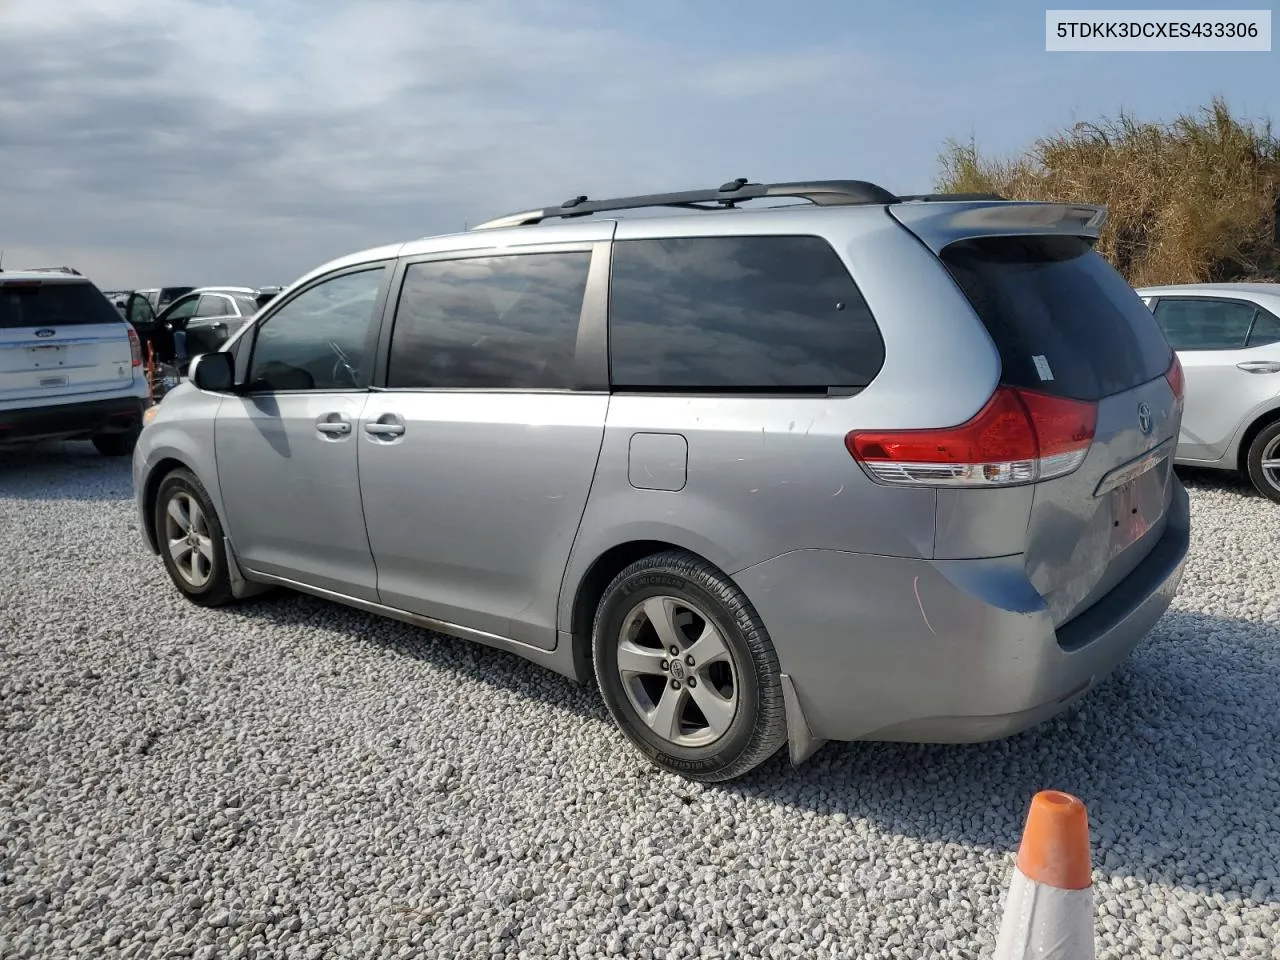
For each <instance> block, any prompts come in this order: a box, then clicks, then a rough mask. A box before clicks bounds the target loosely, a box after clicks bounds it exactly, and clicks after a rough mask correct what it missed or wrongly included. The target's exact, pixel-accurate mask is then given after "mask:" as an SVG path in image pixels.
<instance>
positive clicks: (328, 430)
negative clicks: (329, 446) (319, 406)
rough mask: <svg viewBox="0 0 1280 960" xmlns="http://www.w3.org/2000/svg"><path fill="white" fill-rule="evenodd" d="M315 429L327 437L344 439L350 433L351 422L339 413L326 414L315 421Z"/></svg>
mask: <svg viewBox="0 0 1280 960" xmlns="http://www.w3.org/2000/svg"><path fill="white" fill-rule="evenodd" d="M316 429H317V430H319V431H320V432H321V433H323V434H324V435H325V436H329V437H345V436H346V435H347V434H349V433H350V432H351V421H350V420H348V419H347V418H346V417H344V416H343V415H342V414H340V413H326V414H325V415H324V416H323V417H321V418H320V419H318V420H317V421H316Z"/></svg>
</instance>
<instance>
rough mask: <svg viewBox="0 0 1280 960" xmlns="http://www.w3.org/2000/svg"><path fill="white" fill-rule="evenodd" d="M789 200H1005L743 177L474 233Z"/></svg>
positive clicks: (542, 213)
mask: <svg viewBox="0 0 1280 960" xmlns="http://www.w3.org/2000/svg"><path fill="white" fill-rule="evenodd" d="M767 197H779V198H781V197H787V198H794V199H798V200H808V201H809V202H810V203H812V204H814V205H815V206H819V207H840V206H852V205H855V204H863V203H899V202H902V201H908V200H920V201H928V200H1003V199H1004V198H1003V197H1000V196H997V195H996V194H976V193H972V194H960V193H955V194H945V193H943V194H917V195H913V196H908V197H899V196H895V195H894V194H892V193H890V192H889V191H888V190H886V189H885V188H884V187H881V186H878V185H877V184H874V183H869V182H867V181H866V180H801V181H797V182H794V183H750V182H749V181H748V180H747V178H746V177H738V178H737V179H736V180H730V181H729V182H728V183H724V184H721V185H720V187H719V189H716V190H686V191H684V192H682V193H652V194H647V195H643V196H635V197H618V198H615V199H612V200H590V199H588V198H587V197H585V196H581V197H574V198H573V199H571V200H566V201H565V202H564V203H562V204H560V206H558V207H544V208H542V209H541V210H526V211H524V212H522V213H512V214H508V215H507V216H505V217H498V218H496V219H494V220H487V221H485V222H484V223H481V224H477V225H476V226H474V227H472V229H473V230H492V229H495V228H497V227H522V226H530V225H532V224H535V223H541V222H542V221H543V220H550V219H553V218H569V217H586V216H590V215H591V214H593V213H604V212H606V211H610V210H639V209H641V208H644V207H679V208H683V209H686V210H726V209H732V208H734V207H736V206H737V205H738V204H739V203H741V202H743V201H744V200H759V199H762V198H767Z"/></svg>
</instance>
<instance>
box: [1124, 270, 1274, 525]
mask: <svg viewBox="0 0 1280 960" xmlns="http://www.w3.org/2000/svg"><path fill="white" fill-rule="evenodd" d="M1138 293H1139V295H1140V296H1141V297H1142V299H1143V300H1144V301H1145V302H1146V304H1147V306H1148V307H1150V308H1151V310H1152V311H1153V312H1154V313H1155V318H1156V322H1157V323H1159V324H1160V328H1161V329H1162V330H1163V331H1164V335H1165V337H1166V338H1167V339H1168V340H1169V343H1170V344H1172V346H1173V348H1174V349H1175V350H1176V351H1177V352H1178V356H1179V357H1180V358H1181V360H1182V368H1183V371H1184V375H1185V377H1186V381H1187V400H1186V404H1187V406H1186V412H1185V413H1184V414H1183V417H1182V431H1181V434H1180V435H1179V438H1178V457H1177V462H1178V463H1180V464H1186V465H1188V466H1197V467H1209V468H1213V469H1218V470H1232V471H1238V472H1240V473H1242V474H1244V475H1246V476H1247V477H1248V478H1249V480H1250V482H1251V483H1252V484H1253V486H1254V487H1255V488H1256V489H1257V490H1258V492H1259V493H1261V494H1262V495H1263V496H1266V497H1269V498H1270V499H1272V500H1275V501H1277V502H1280V283H1198V284H1182V285H1174V286H1164V287H1143V288H1141V289H1139V290H1138Z"/></svg>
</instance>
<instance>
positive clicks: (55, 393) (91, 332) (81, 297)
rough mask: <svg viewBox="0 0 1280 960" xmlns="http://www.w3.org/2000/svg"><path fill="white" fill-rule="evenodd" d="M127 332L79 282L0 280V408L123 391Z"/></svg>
mask: <svg viewBox="0 0 1280 960" xmlns="http://www.w3.org/2000/svg"><path fill="white" fill-rule="evenodd" d="M132 379H133V362H132V349H131V347H130V344H129V328H128V326H127V325H126V324H125V322H124V320H123V319H122V318H121V316H120V314H119V313H118V312H117V311H116V309H115V307H113V306H112V305H111V302H110V301H109V300H107V298H106V297H104V296H103V295H102V293H101V292H100V291H99V290H98V289H97V288H96V287H95V286H93V285H92V284H91V283H88V282H86V281H84V280H79V279H73V280H64V279H62V278H61V277H56V278H55V277H50V278H47V279H38V280H33V279H13V280H5V279H4V278H3V277H0V401H26V400H32V401H39V400H44V399H48V398H51V397H61V396H71V395H79V394H86V393H98V392H102V391H107V390H111V389H124V388H126V387H127V386H129V384H130V382H131V381H132Z"/></svg>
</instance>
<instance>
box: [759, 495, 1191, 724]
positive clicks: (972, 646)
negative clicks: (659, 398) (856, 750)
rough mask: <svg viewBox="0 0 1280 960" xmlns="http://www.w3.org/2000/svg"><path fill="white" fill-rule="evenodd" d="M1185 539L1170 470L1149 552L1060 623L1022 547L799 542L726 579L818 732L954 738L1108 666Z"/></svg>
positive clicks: (1146, 612) (1029, 718)
mask: <svg viewBox="0 0 1280 960" xmlns="http://www.w3.org/2000/svg"><path fill="white" fill-rule="evenodd" d="M1189 543H1190V510H1189V503H1188V499H1187V493H1186V490H1185V489H1184V488H1183V487H1182V484H1181V483H1180V482H1178V480H1177V478H1176V476H1175V477H1174V478H1173V498H1172V502H1171V504H1170V508H1169V514H1168V518H1167V522H1166V526H1165V530H1164V533H1163V535H1162V536H1161V538H1160V540H1159V541H1158V542H1157V543H1156V545H1155V546H1154V547H1153V548H1152V550H1151V552H1150V553H1149V554H1148V555H1147V557H1146V558H1145V559H1144V560H1143V561H1142V562H1141V563H1140V564H1138V566H1137V567H1136V568H1135V569H1134V570H1133V571H1132V572H1131V573H1130V574H1129V576H1128V577H1126V578H1125V579H1124V580H1122V581H1121V582H1120V583H1119V584H1117V585H1116V587H1115V588H1114V589H1113V590H1112V591H1111V592H1110V593H1109V594H1107V595H1106V596H1104V597H1102V598H1101V599H1100V600H1099V601H1098V602H1097V603H1096V604H1094V605H1093V606H1092V607H1090V608H1089V609H1088V610H1087V611H1085V612H1084V613H1082V614H1081V615H1080V616H1078V617H1076V618H1074V619H1073V620H1071V621H1069V622H1068V623H1066V624H1064V625H1063V626H1062V627H1060V628H1058V629H1056V630H1055V629H1054V625H1053V621H1052V619H1051V617H1050V614H1049V611H1048V609H1047V607H1046V605H1045V602H1044V599H1043V598H1042V597H1041V596H1040V594H1039V593H1038V592H1037V591H1036V590H1035V588H1034V587H1033V586H1032V585H1031V582H1030V581H1029V579H1028V578H1027V575H1026V571H1025V558H1024V557H1022V556H1021V555H1018V556H1010V557H1001V558H995V559H987V560H934V561H930V560H911V559H905V558H895V557H880V556H867V555H863V554H855V553H842V552H839V551H833V550H799V551H795V552H793V553H788V554H784V555H783V556H780V557H775V558H774V559H772V560H768V561H766V562H764V563H761V564H758V565H756V566H753V567H749V568H747V569H746V570H743V571H740V572H739V573H738V574H736V575H735V580H736V582H737V583H738V584H739V586H740V587H741V588H742V589H743V591H744V592H745V593H746V594H747V596H748V598H749V599H750V600H751V601H752V603H753V604H754V605H755V607H756V609H757V611H758V612H759V614H760V616H761V618H762V619H763V621H764V623H765V626H766V627H767V628H768V629H769V632H770V635H771V636H772V637H773V641H774V645H775V647H776V648H777V652H778V658H779V661H780V664H781V666H782V670H783V672H784V673H786V674H788V675H789V676H790V677H791V680H792V683H793V684H794V686H795V690H796V694H797V697H798V700H799V704H800V707H801V709H802V710H803V712H804V718H803V719H804V721H805V722H806V723H807V726H808V728H809V731H810V732H811V734H812V735H813V737H814V738H816V739H819V740H902V741H912V742H922V743H963V742H973V741H980V740H992V739H997V738H1000V737H1005V736H1009V735H1011V734H1014V733H1018V732H1019V731H1022V730H1025V729H1027V728H1028V727H1031V726H1034V725H1035V724H1038V723H1040V722H1041V721H1043V720H1046V719H1048V718H1049V717H1051V716H1053V715H1054V714H1056V713H1058V712H1059V711H1061V710H1062V709H1063V708H1065V707H1066V706H1067V705H1068V704H1070V703H1071V702H1073V701H1074V700H1077V699H1078V698H1079V697H1081V696H1083V695H1084V694H1085V693H1087V692H1088V691H1089V690H1091V689H1092V688H1093V687H1094V686H1096V685H1097V684H1098V683H1099V681H1101V680H1102V679H1103V678H1105V677H1106V676H1107V675H1108V674H1109V673H1111V672H1112V671H1113V670H1114V669H1115V668H1116V667H1117V666H1118V665H1119V664H1120V663H1121V662H1122V661H1124V660H1125V659H1126V658H1127V657H1128V655H1129V653H1130V652H1131V651H1132V650H1133V648H1134V647H1135V646H1137V644H1138V643H1139V642H1140V641H1141V640H1142V639H1143V637H1145V636H1146V635H1147V633H1148V632H1149V631H1150V630H1151V628H1152V627H1153V626H1154V625H1155V623H1156V621H1157V620H1159V619H1160V617H1161V616H1162V615H1163V614H1164V612H1165V610H1167V609H1168V607H1169V604H1170V603H1171V602H1172V600H1173V597H1174V595H1175V594H1176V593H1177V590H1178V587H1179V585H1180V584H1181V582H1182V574H1183V570H1184V567H1185V564H1186V558H1187V551H1188V547H1189Z"/></svg>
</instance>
